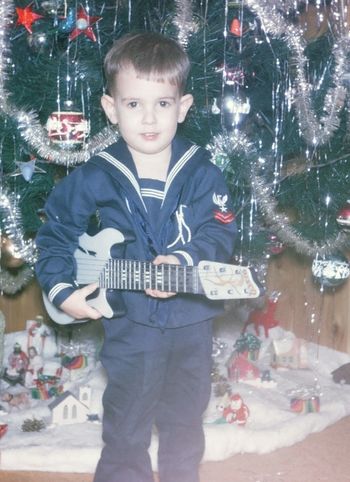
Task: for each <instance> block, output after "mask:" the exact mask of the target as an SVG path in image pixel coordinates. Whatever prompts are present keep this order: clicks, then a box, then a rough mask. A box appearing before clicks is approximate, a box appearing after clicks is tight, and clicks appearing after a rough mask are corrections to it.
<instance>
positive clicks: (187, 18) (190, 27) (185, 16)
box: [173, 0, 197, 48]
mask: <svg viewBox="0 0 350 482" xmlns="http://www.w3.org/2000/svg"><path fill="white" fill-rule="evenodd" d="M175 10H176V14H175V17H174V20H173V23H174V25H175V26H176V27H177V30H178V35H177V39H178V41H179V43H180V44H181V45H182V46H183V47H184V48H186V47H187V45H188V41H189V37H190V35H191V34H192V33H193V32H195V31H196V28H197V26H196V23H195V22H194V20H193V12H192V4H191V0H175Z"/></svg>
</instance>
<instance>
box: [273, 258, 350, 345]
mask: <svg viewBox="0 0 350 482" xmlns="http://www.w3.org/2000/svg"><path fill="white" fill-rule="evenodd" d="M268 287H269V290H270V291H272V290H278V291H280V292H281V296H280V299H279V302H278V306H277V310H276V318H277V319H278V320H279V322H280V324H281V326H283V327H285V328H288V329H290V330H291V331H293V333H295V334H296V336H298V337H300V338H304V339H305V340H307V341H310V342H314V343H320V344H321V345H325V346H328V347H330V348H334V349H335V350H338V351H343V352H346V353H350V280H346V281H345V282H344V283H343V284H342V285H341V286H338V287H337V288H335V289H330V290H329V289H327V290H325V291H324V292H322V291H321V289H320V286H319V285H318V284H316V283H315V282H314V281H313V280H312V274H311V261H310V259H304V258H302V257H300V256H298V255H296V254H294V253H291V252H285V253H283V254H282V255H279V256H277V257H275V258H274V259H272V260H271V263H270V266H269V271H268Z"/></svg>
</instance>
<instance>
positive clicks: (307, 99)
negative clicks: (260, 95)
mask: <svg viewBox="0 0 350 482" xmlns="http://www.w3.org/2000/svg"><path fill="white" fill-rule="evenodd" d="M245 2H246V4H247V6H248V7H249V8H250V9H251V10H252V11H253V12H254V13H255V14H256V15H257V16H258V17H259V18H260V20H261V24H262V28H263V29H264V30H265V32H266V33H269V34H271V35H273V36H275V37H282V36H283V38H284V39H285V40H286V43H287V45H288V47H289V49H290V50H291V51H292V52H293V55H294V63H295V66H296V79H295V82H294V87H295V91H296V94H295V99H294V101H295V105H296V111H297V115H298V119H299V125H300V133H301V135H302V136H303V137H304V139H305V141H306V142H307V143H308V144H309V145H312V146H316V145H324V144H326V143H327V142H328V141H329V140H330V138H331V137H332V135H333V134H334V132H335V131H336V130H337V128H338V127H339V125H340V119H339V117H340V112H341V110H342V109H343V107H344V102H345V97H346V93H347V91H346V88H345V87H344V86H343V85H342V81H343V78H344V74H345V72H346V68H347V63H346V58H347V51H348V50H349V36H348V34H345V33H344V34H342V35H340V36H339V38H337V41H336V42H335V43H334V46H333V52H332V54H333V58H334V59H335V68H334V72H333V74H332V80H331V87H330V88H329V89H328V91H327V93H326V95H325V99H324V108H323V115H322V117H321V119H318V118H317V115H316V113H315V110H314V109H313V106H312V100H311V95H312V87H311V85H310V84H309V83H308V81H307V78H306V73H305V72H306V65H307V58H306V56H305V54H304V51H305V47H306V43H305V41H304V38H303V31H302V29H301V27H297V26H293V25H290V24H287V22H286V21H285V20H284V18H283V16H282V15H281V13H280V12H281V11H285V8H286V6H285V5H284V2H281V1H270V0H259V1H257V0H245Z"/></svg>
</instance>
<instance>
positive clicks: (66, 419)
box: [49, 387, 91, 425]
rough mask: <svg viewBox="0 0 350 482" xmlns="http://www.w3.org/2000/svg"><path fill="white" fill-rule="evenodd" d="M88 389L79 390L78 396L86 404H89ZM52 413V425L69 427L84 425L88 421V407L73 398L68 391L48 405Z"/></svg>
mask: <svg viewBox="0 0 350 482" xmlns="http://www.w3.org/2000/svg"><path fill="white" fill-rule="evenodd" d="M89 390H90V389H87V390H85V387H84V389H81V390H80V391H79V392H80V393H79V396H80V397H81V396H83V397H84V400H85V401H86V403H87V404H90V398H91V395H90V392H89ZM49 408H50V410H51V412H52V423H54V424H58V425H69V424H74V423H84V422H86V421H87V420H88V415H89V412H90V410H89V406H88V405H86V404H85V403H83V401H82V400H79V399H78V398H77V397H75V396H74V395H73V394H72V393H71V392H70V391H66V392H64V393H62V395H60V396H59V397H57V398H56V399H55V400H54V401H53V402H51V403H50V404H49Z"/></svg>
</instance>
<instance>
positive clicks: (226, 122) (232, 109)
mask: <svg viewBox="0 0 350 482" xmlns="http://www.w3.org/2000/svg"><path fill="white" fill-rule="evenodd" d="M222 112H223V127H224V128H226V129H227V130H232V129H234V128H238V127H239V126H241V125H242V124H243V122H244V120H245V119H246V117H247V115H248V114H249V112H250V101H249V98H248V97H247V96H246V95H245V93H244V92H243V91H242V90H241V89H240V90H237V89H236V88H234V89H227V88H226V89H225V93H224V97H223V100H222Z"/></svg>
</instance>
